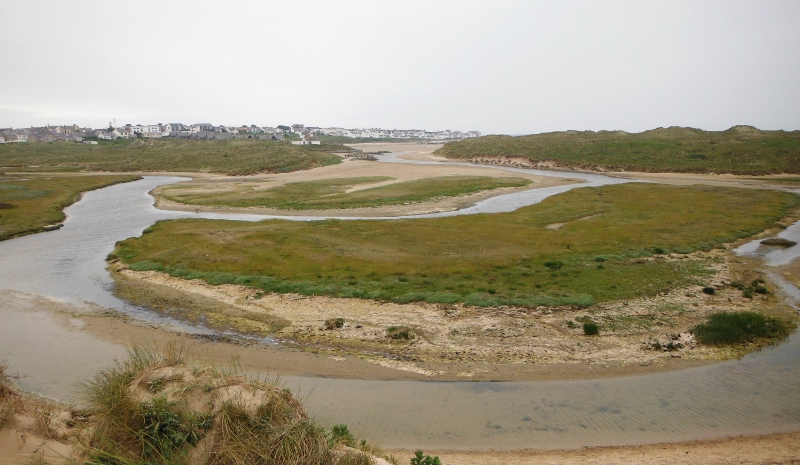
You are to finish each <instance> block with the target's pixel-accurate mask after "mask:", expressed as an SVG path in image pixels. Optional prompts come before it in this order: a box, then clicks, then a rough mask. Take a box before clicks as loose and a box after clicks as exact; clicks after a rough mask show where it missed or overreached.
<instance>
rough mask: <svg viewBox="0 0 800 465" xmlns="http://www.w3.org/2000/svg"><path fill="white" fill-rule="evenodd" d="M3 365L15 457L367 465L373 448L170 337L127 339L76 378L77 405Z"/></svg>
mask: <svg viewBox="0 0 800 465" xmlns="http://www.w3.org/2000/svg"><path fill="white" fill-rule="evenodd" d="M4 370H5V367H4V366H3V365H0V431H2V430H3V429H11V428H13V429H15V430H16V431H17V432H18V433H19V432H22V440H21V441H20V443H21V444H20V445H19V446H18V447H13V448H14V449H18V450H14V451H12V450H11V449H12V447H7V446H8V444H6V443H5V442H0V454H7V453H10V454H13V455H14V456H17V457H19V459H24V458H25V457H24V455H23V454H24V452H25V451H23V446H25V445H26V443H27V442H29V441H30V442H35V443H36V444H38V447H36V449H35V450H33V451H32V452H30V453H29V456H28V457H27V458H28V459H30V460H31V462H25V463H37V464H47V463H52V464H56V463H59V464H62V463H71V464H78V463H80V464H85V465H94V464H97V465H100V464H105V465H108V464H117V465H123V464H130V465H133V464H158V465H189V464H191V465H206V464H207V465H211V464H248V465H249V464H276V465H282V464H287V465H288V464H297V465H300V464H303V465H305V464H320V465H322V464H325V465H362V464H363V465H367V464H373V463H375V458H376V455H377V454H381V452H380V451H379V450H378V449H377V448H375V447H373V446H371V445H369V444H368V443H367V442H366V441H363V440H362V441H360V440H358V439H357V438H356V437H355V436H354V435H353V434H352V433H351V432H350V431H349V429H348V428H347V426H345V425H335V426H333V427H332V428H330V429H328V428H325V427H323V426H321V425H320V424H318V423H317V422H316V421H314V420H312V419H310V418H309V417H308V414H307V413H306V412H305V409H304V408H303V405H302V402H301V401H300V400H299V399H297V398H296V397H295V396H294V395H293V394H292V393H291V392H290V391H289V390H288V389H284V388H282V387H280V386H279V385H277V384H276V383H274V382H268V381H266V380H262V379H258V378H255V377H252V376H248V375H246V374H244V373H243V372H242V371H241V369H239V368H238V367H237V366H235V365H234V366H232V367H231V368H227V369H225V368H219V367H216V366H214V365H211V364H207V363H202V362H199V361H197V360H194V359H193V358H192V357H191V356H190V355H189V354H188V352H187V351H186V350H185V349H183V348H182V347H178V346H175V345H167V346H165V347H164V348H163V349H158V348H149V347H143V346H133V347H132V348H131V349H130V350H129V355H128V358H127V359H125V360H122V361H117V362H116V364H115V365H114V366H112V367H110V368H108V369H105V370H103V371H101V372H99V373H98V374H97V375H96V376H95V377H94V378H93V379H91V380H89V381H87V382H86V383H85V384H84V385H83V391H84V396H85V402H86V404H85V407H82V408H77V407H66V406H59V405H57V404H55V403H52V402H48V401H46V400H44V399H36V398H33V397H32V396H25V395H24V394H21V393H19V392H17V391H16V390H15V389H14V388H13V386H12V385H11V383H10V380H9V378H8V376H6V375H5V374H4ZM14 446H17V444H14ZM25 449H26V451H27V449H33V447H25ZM54 452H55V453H54ZM0 458H6V457H0ZM4 463H5V462H4ZM19 463H23V462H19ZM395 463H396V462H395Z"/></svg>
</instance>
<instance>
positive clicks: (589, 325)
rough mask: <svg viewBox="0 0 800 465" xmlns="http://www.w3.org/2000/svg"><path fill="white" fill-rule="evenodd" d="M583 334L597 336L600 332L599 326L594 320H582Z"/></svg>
mask: <svg viewBox="0 0 800 465" xmlns="http://www.w3.org/2000/svg"><path fill="white" fill-rule="evenodd" d="M583 334H585V335H587V336H597V335H598V334H600V327H598V326H597V323H595V322H594V321H584V322H583Z"/></svg>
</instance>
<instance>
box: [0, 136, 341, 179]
mask: <svg viewBox="0 0 800 465" xmlns="http://www.w3.org/2000/svg"><path fill="white" fill-rule="evenodd" d="M349 150H350V149H349V148H347V147H345V146H343V145H339V144H325V145H304V146H297V145H291V144H290V143H289V142H270V141H263V140H250V139H248V140H212V141H192V140H176V139H162V140H131V141H125V140H122V139H119V140H117V141H113V142H101V143H99V144H98V145H89V144H79V143H74V142H52V143H30V144H0V171H6V172H12V171H22V172H29V171H47V172H52V171H115V172H126V171H196V172H213V173H224V174H228V175H247V174H255V173H287V172H290V171H298V170H304V169H309V168H316V167H320V166H328V165H333V164H337V163H340V162H341V159H340V158H339V157H338V156H336V155H332V154H331V152H346V151H349Z"/></svg>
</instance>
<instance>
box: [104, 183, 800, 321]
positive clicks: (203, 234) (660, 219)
mask: <svg viewBox="0 0 800 465" xmlns="http://www.w3.org/2000/svg"><path fill="white" fill-rule="evenodd" d="M796 204H797V197H796V196H794V195H792V194H788V193H783V192H774V191H766V190H747V191H745V190H738V189H727V188H709V187H688V188H675V187H668V186H661V185H650V184H624V185H614V186H605V187H601V188H581V189H575V190H572V191H570V192H567V193H565V194H561V195H558V196H554V197H550V198H548V199H546V200H545V201H543V202H542V203H540V204H537V205H532V206H528V207H524V208H521V209H519V210H517V211H514V212H511V213H500V214H491V215H487V214H483V215H467V216H457V217H450V218H438V219H415V220H389V221H386V220H378V221H369V220H358V221H315V222H292V221H264V222H259V223H244V222H234V221H214V220H177V221H163V222H159V223H157V224H155V225H154V226H152V227H151V228H149V229H148V230H146V231H145V234H144V235H143V236H141V237H139V238H131V239H128V240H125V241H123V242H121V243H120V244H119V245H118V247H117V249H116V251H115V255H116V257H118V258H119V259H121V260H122V261H123V262H124V263H126V264H128V265H129V266H130V267H131V268H132V269H134V270H140V271H143V270H160V271H165V272H168V273H169V274H171V275H172V276H175V277H183V278H187V279H195V278H200V279H204V280H206V281H207V282H209V283H211V284H227V283H235V284H242V285H247V286H251V287H253V288H255V289H258V290H260V291H263V292H278V293H298V294H305V295H328V296H335V297H357V298H366V299H375V300H383V301H394V302H399V303H404V302H414V301H424V302H437V303H459V302H460V303H465V304H468V305H475V306H498V305H517V306H529V307H530V306H539V305H576V306H587V305H591V304H593V303H596V302H602V301H609V300H616V299H626V298H634V297H639V296H648V295H656V294H658V293H661V292H664V291H667V290H669V289H672V288H675V287H680V286H685V285H688V284H690V283H694V282H699V280H700V278H701V277H702V276H704V275H705V273H706V271H705V268H704V265H703V263H702V262H698V261H693V260H667V259H660V257H665V255H666V254H669V253H678V254H685V253H690V252H693V251H697V250H708V249H711V248H713V247H715V246H717V245H720V244H723V243H727V242H731V241H734V240H736V239H739V238H742V237H747V236H749V235H752V234H755V233H757V232H760V231H762V230H764V229H766V228H768V227H770V226H771V225H773V224H774V222H775V221H777V220H778V219H780V218H781V217H783V216H784V215H785V214H786V213H787V211H788V210H789V209H791V208H792V207H794V206H795V205H796ZM116 257H114V256H112V259H113V258H116Z"/></svg>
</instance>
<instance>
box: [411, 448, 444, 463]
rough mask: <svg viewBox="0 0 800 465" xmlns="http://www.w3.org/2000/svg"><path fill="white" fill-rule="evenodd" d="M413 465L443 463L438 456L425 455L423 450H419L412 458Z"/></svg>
mask: <svg viewBox="0 0 800 465" xmlns="http://www.w3.org/2000/svg"><path fill="white" fill-rule="evenodd" d="M411 465H442V461H441V460H439V457H438V456H436V457H431V456H430V455H424V454H423V452H422V451H421V450H418V451H416V452H414V457H411Z"/></svg>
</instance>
